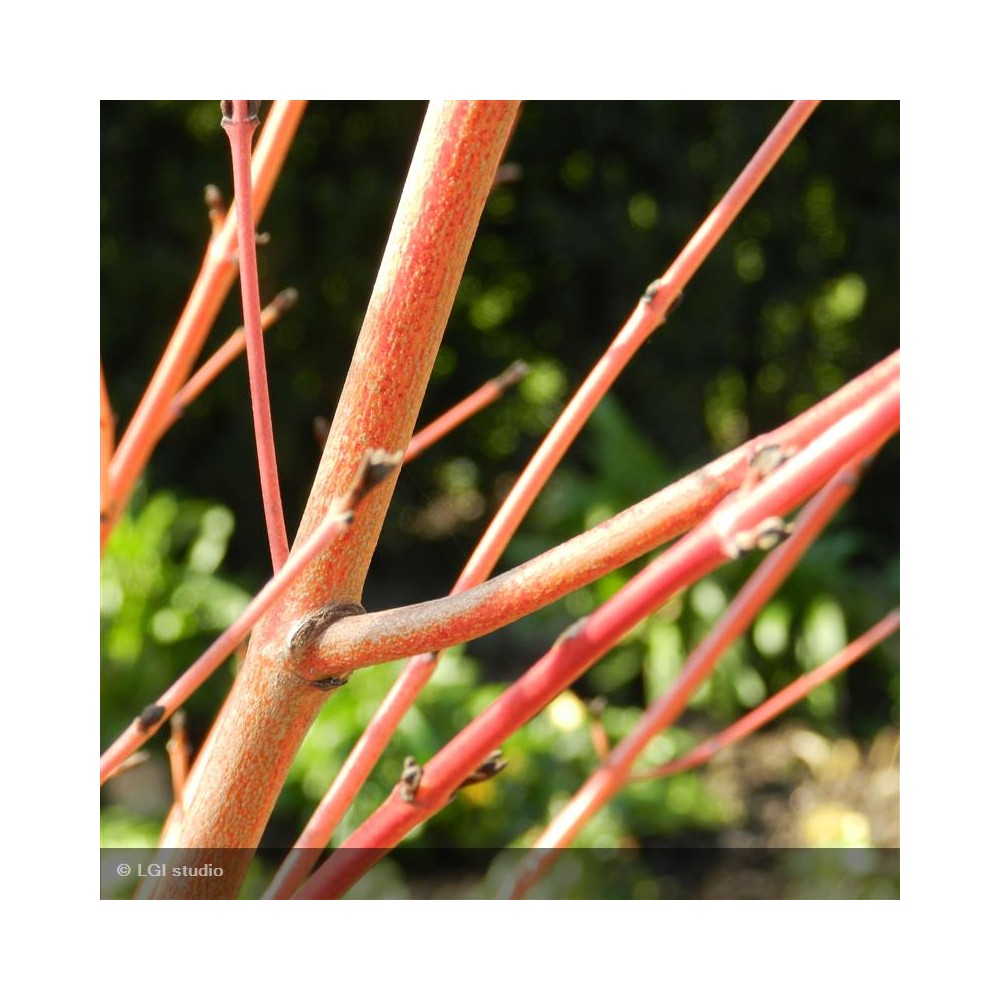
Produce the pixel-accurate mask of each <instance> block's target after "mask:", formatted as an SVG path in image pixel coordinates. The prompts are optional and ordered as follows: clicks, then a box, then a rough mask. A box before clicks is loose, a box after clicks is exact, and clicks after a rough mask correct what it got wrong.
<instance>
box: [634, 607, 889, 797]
mask: <svg viewBox="0 0 1000 1000" xmlns="http://www.w3.org/2000/svg"><path fill="white" fill-rule="evenodd" d="M898 630H899V609H898V608H897V609H896V610H895V611H890V612H889V614H887V615H886V616H885V618H883V619H882V620H881V621H880V622H878V623H877V624H875V625H873V626H872V627H871V628H870V629H869V630H868V631H867V632H865V634H864V635H862V636H859V637H858V638H857V639H855V640H854V642H852V643H851V644H850V645H849V646H845V647H844V648H843V649H842V650H841V651H840V652H839V653H837V654H836V655H835V656H832V657H831V658H830V659H829V660H827V662H826V663H824V664H823V665H822V666H821V667H817V668H816V669H815V670H810V671H809V673H807V674H805V675H803V676H802V677H798V678H796V679H795V680H794V681H792V683H791V684H789V685H787V687H784V688H782V689H781V690H780V691H779V692H778V693H777V694H775V695H772V696H771V697H770V698H768V699H767V701H765V702H763V703H761V704H760V705H758V706H757V707H756V708H755V709H754V710H753V711H752V712H747V714H746V715H744V716H743V718H742V719H739V720H738V721H737V722H734V723H733V724H732V725H731V726H728V727H727V728H726V729H724V730H723V731H722V732H721V733H718V734H716V735H715V736H712V737H711V738H710V739H707V740H705V742H704V743H700V744H699V745H698V746H696V747H695V748H694V749H693V750H690V751H688V753H686V754H684V755H683V756H681V757H678V758H677V759H676V760H672V761H669V762H668V763H666V764H663V765H661V766H660V767H657V768H654V769H653V770H652V771H643V772H641V773H640V774H632V775H630V776H629V779H628V780H629V783H632V782H635V781H650V780H652V779H654V778H668V777H671V776H672V775H675V774H680V773H681V772H682V771H690V770H693V769H694V768H696V767H701V766H702V765H703V764H706V763H707V762H708V761H710V760H711V759H712V758H713V757H714V756H715V755H716V754H717V753H719V752H720V751H721V750H724V749H725V748H726V747H728V746H732V744H734V743H737V742H739V741H740V740H742V739H743V738H744V737H746V736H749V735H750V734H751V733H754V732H756V731H757V730H758V729H760V728H761V727H763V726H765V725H767V723H769V722H770V721H771V720H772V719H776V718H777V717H778V716H779V715H781V713H782V712H786V711H788V709H789V708H791V707H792V705H794V704H796V703H797V702H800V701H802V699H803V698H805V697H806V695H808V694H811V693H812V692H813V691H815V690H816V688H818V687H819V686H820V685H822V684H825V683H826V682H827V681H828V680H830V679H831V678H833V677H836V676H837V674H840V673H843V672H844V671H845V670H846V669H847V668H848V667H850V666H853V665H854V664H855V663H857V662H858V660H860V659H861V658H862V657H863V656H864V655H865V654H866V653H868V652H869V651H870V650H872V649H874V648H875V646H877V645H878V644H879V643H880V642H883V641H885V640H886V639H887V638H888V637H889V636H890V635H892V634H893V633H894V632H896V631H898Z"/></svg>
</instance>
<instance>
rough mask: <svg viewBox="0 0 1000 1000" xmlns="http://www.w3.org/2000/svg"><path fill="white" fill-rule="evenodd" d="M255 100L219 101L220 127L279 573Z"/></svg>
mask: <svg viewBox="0 0 1000 1000" xmlns="http://www.w3.org/2000/svg"><path fill="white" fill-rule="evenodd" d="M259 103H260V102H259V101H223V102H222V107H223V118H222V127H223V129H225V132H226V135H227V136H229V146H230V149H231V151H232V155H233V184H234V188H235V203H236V232H237V236H238V242H239V254H240V290H241V292H242V299H243V326H244V328H245V330H246V342H247V344H246V346H247V365H248V367H249V369H250V404H251V407H252V409H253V429H254V440H255V441H256V444H257V464H258V466H259V468H260V489H261V497H262V498H263V501H264V521H265V523H266V525H267V541H268V546H269V547H270V549H271V563H272V565H273V566H274V571H275V572H276V573H277V571H278V570H279V569H281V567H282V566H283V565H284V562H285V560H286V559H287V558H288V532H287V530H286V528H285V514H284V511H283V510H282V506H281V485H280V483H279V481H278V458H277V455H276V454H275V449H274V428H273V427H272V425H271V399H270V393H269V392H268V387H267V361H266V358H265V355H264V332H263V330H262V329H261V321H260V289H259V287H258V285H257V244H256V239H255V230H254V218H253V208H252V204H251V201H252V199H251V183H250V143H251V140H252V138H253V134H254V132H255V131H256V129H257V126H258V124H259V121H258V119H257V106H258V105H259Z"/></svg>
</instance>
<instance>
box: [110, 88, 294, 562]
mask: <svg viewBox="0 0 1000 1000" xmlns="http://www.w3.org/2000/svg"><path fill="white" fill-rule="evenodd" d="M305 105H306V102H305V101H275V102H274V105H273V107H272V108H271V113H270V114H269V115H268V116H267V121H266V122H265V124H264V130H263V132H262V133H261V137H260V142H259V143H258V144H257V149H256V151H255V152H254V157H253V179H252V180H253V211H254V219H255V220H259V219H260V216H261V214H262V213H263V211H264V206H265V205H266V204H267V199H268V198H269V197H270V195H271V192H272V191H273V190H274V185H275V183H276V181H277V178H278V173H279V171H280V169H281V165H282V163H284V160H285V156H286V154H287V153H288V149H289V147H290V146H291V142H292V137H293V136H294V135H295V130H296V128H298V124H299V121H300V120H301V118H302V114H303V112H304V111H305ZM235 250H236V214H235V212H234V210H233V209H230V211H229V215H228V216H227V217H226V221H225V224H224V225H223V226H222V228H221V229H220V231H219V232H218V233H217V234H216V235H215V236H214V237H213V238H212V240H211V242H210V243H209V245H208V252H207V253H206V254H205V259H204V261H203V262H202V265H201V270H200V271H199V273H198V278H197V280H196V281H195V284H194V288H193V289H192V290H191V296H190V298H189V299H188V301H187V304H186V305H185V307H184V312H183V313H182V314H181V318H180V319H179V320H178V323H177V327H176V329H175V330H174V332H173V334H172V335H171V338H170V342H169V343H168V344H167V348H166V350H165V351H164V352H163V357H162V358H161V359H160V363H159V365H158V366H157V368H156V372H155V374H154V375H153V378H152V379H151V381H150V383H149V386H148V387H147V389H146V392H145V394H144V395H143V397H142V400H141V401H140V403H139V406H138V408H137V409H136V411H135V414H134V415H133V417H132V420H131V422H130V423H129V425H128V427H127V428H126V430H125V433H124V435H123V436H122V439H121V442H120V444H119V446H118V448H117V450H116V451H115V454H114V457H113V459H112V461H111V468H110V470H109V476H110V485H111V491H110V492H111V496H110V503H109V510H108V517H107V518H106V520H104V521H102V522H101V551H102V552H103V551H104V546H105V544H106V542H107V540H108V537H109V536H110V534H111V531H112V530H113V528H114V526H115V524H116V523H117V521H118V518H119V517H121V513H122V510H123V509H124V507H125V502H126V501H127V500H128V497H129V495H130V494H131V492H132V490H133V488H134V487H135V484H136V481H137V480H138V478H139V476H140V475H141V474H142V470H143V469H144V468H145V466H146V463H147V462H148V461H149V456H150V455H151V454H152V451H153V447H154V446H155V444H156V441H157V440H158V439H159V434H160V428H161V427H162V426H163V419H164V414H165V413H166V412H167V410H168V409H169V407H170V402H171V400H172V399H173V397H174V395H175V393H176V392H177V390H178V389H179V388H180V386H181V384H182V383H183V382H184V379H185V378H187V376H188V373H189V372H190V371H191V368H192V366H193V365H194V362H195V359H196V358H197V357H198V353H199V352H200V351H201V348H202V346H203V344H204V343H205V338H206V337H207V336H208V333H209V330H210V328H211V325H212V323H213V322H214V320H215V317H216V316H217V315H218V312H219V309H220V308H221V306H222V302H223V300H224V299H225V297H226V293H227V292H228V291H229V289H230V287H231V285H232V283H233V279H234V278H235V277H236V265H235V263H234V262H233V254H234V252H235Z"/></svg>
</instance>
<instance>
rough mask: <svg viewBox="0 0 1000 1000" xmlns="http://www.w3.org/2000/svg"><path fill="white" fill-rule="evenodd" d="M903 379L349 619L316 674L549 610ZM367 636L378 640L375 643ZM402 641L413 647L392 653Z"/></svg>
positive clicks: (301, 864)
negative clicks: (565, 531) (762, 460)
mask: <svg viewBox="0 0 1000 1000" xmlns="http://www.w3.org/2000/svg"><path fill="white" fill-rule="evenodd" d="M898 377H899V357H898V353H897V354H895V355H892V356H891V357H889V358H887V359H886V360H885V361H883V362H881V363H880V364H879V365H876V366H875V367H874V368H872V369H871V370H870V371H868V372H865V373H864V374H863V375H861V376H859V377H858V378H856V379H855V380H853V381H852V382H851V383H849V384H848V385H846V386H844V387H843V388H842V389H840V390H838V392H837V393H835V394H834V395H833V396H831V397H829V398H828V399H826V400H823V401H822V403H820V404H818V405H817V406H816V407H813V408H812V409H811V410H808V411H806V412H805V413H803V414H800V415H799V416H798V417H796V418H795V419H794V420H793V421H791V422H789V423H788V424H786V425H785V426H784V427H782V428H779V429H777V430H775V431H772V432H770V433H769V434H767V435H764V436H763V437H761V438H759V439H756V440H754V441H750V442H747V444H746V445H743V446H742V447H741V448H738V449H736V450H734V451H733V452H730V453H729V454H728V455H726V456H723V457H722V458H720V459H717V460H716V461H715V462H713V463H712V464H711V465H710V466H708V467H706V468H705V469H702V470H700V471H698V472H695V473H692V474H691V475H689V476H686V477H685V478H684V479H682V480H680V481H679V482H677V483H674V484H673V485H671V486H669V487H667V488H666V489H665V490H663V491H661V492H660V493H658V494H656V495H654V496H653V497H650V498H648V499H647V500H644V501H642V502H640V503H639V504H636V505H634V506H633V507H631V508H629V509H628V510H626V511H623V512H622V513H621V514H619V515H617V516H615V517H613V518H611V519H609V520H608V521H605V522H604V524H602V525H598V526H597V527H596V528H593V529H591V530H590V531H588V532H585V533H584V534H582V535H579V536H577V537H576V538H574V539H570V540H569V541H567V542H564V543H563V544H562V545H559V546H557V547H556V548H554V549H552V550H550V551H549V552H547V553H543V554H542V555H540V556H538V557H537V558H536V559H533V560H531V561H529V562H528V563H525V564H523V565H522V566H519V567H517V568H516V569H513V570H510V571H509V572H507V573H504V574H502V575H501V576H498V577H496V578H494V579H492V580H490V581H489V582H488V583H485V584H481V585H480V586H479V587H476V588H473V589H471V590H468V591H466V592H465V596H464V597H461V596H459V595H455V594H453V595H452V596H451V597H448V598H444V599H443V600H441V601H436V602H427V603H425V604H423V605H416V606H414V607H411V608H397V609H394V610H392V611H387V612H375V613H373V614H370V615H367V616H366V617H365V618H364V619H354V620H348V621H344V622H343V623H341V624H340V625H339V626H338V629H337V631H336V633H331V634H330V635H329V636H328V637H325V638H324V639H321V640H320V642H319V643H318V645H317V647H316V649H315V650H314V651H313V654H314V656H315V662H314V670H315V671H316V673H317V676H318V675H319V674H322V673H329V672H330V671H331V670H332V668H333V664H334V663H335V662H336V663H340V664H343V663H344V662H345V658H346V662H348V663H350V664H351V665H353V666H363V665H364V664H365V663H368V662H372V661H375V660H376V659H377V658H378V657H381V656H383V655H386V658H388V659H394V658H397V657H398V656H401V655H406V653H407V652H411V651H412V648H413V645H414V644H415V643H417V642H420V643H423V644H424V645H425V648H433V649H439V648H444V647H446V646H449V645H452V640H453V639H455V634H456V633H455V632H454V631H453V628H455V627H457V624H458V623H459V621H460V620H462V619H465V620H474V621H476V626H475V629H474V630H470V631H469V632H468V633H464V634H465V638H463V639H455V641H467V640H468V639H470V638H475V637H477V636H478V635H482V634H486V632H489V631H492V630H493V629H495V628H499V627H501V626H502V625H504V624H506V623H507V622H508V621H513V620H516V619H518V618H520V617H523V616H524V615H525V614H528V613H530V612H531V611H533V610H536V609H537V608H539V607H542V606H544V605H545V604H548V603H551V602H552V601H554V600H556V599H558V598H559V597H561V596H564V595H565V594H566V593H569V592H571V591H573V590H575V589H577V588H578V587H581V586H584V585H585V584H586V583H589V582H591V581H592V580H594V579H597V578H598V577H600V576H603V575H604V574H606V573H608V572H610V571H611V570H612V569H615V568H617V567H619V566H621V565H624V564H625V563H627V562H629V561H630V560H631V559H634V558H636V557H638V556H639V555H641V554H643V553H645V552H648V551H650V550H651V549H653V548H655V547H656V546H657V545H660V544H663V543H664V542H666V541H669V540H670V539H671V538H674V537H676V536H677V535H679V534H681V533H682V532H683V531H686V530H688V529H689V528H691V527H693V526H694V525H695V524H697V523H698V522H699V521H700V520H701V519H702V518H704V517H705V516H706V514H707V513H708V512H709V511H710V510H712V509H713V508H714V507H715V506H716V505H717V504H718V503H719V502H720V501H721V500H722V499H723V498H724V497H725V496H726V495H727V494H728V493H730V492H731V491H734V490H737V489H738V488H739V487H740V486H741V483H742V482H745V481H747V480H749V479H752V478H754V476H755V475H756V473H755V472H754V471H753V470H754V466H755V464H759V463H755V456H758V455H762V454H763V455H766V454H768V453H770V452H774V451H778V452H780V453H781V454H782V455H784V454H790V453H794V452H798V451H801V450H802V449H803V448H804V447H805V446H806V445H808V444H809V443H810V442H811V441H812V440H813V439H814V438H816V437H817V436H818V435H819V434H821V433H823V432H826V431H829V430H830V428H831V427H832V426H833V425H834V423H835V422H836V421H837V420H838V419H841V418H843V417H845V416H846V415H848V414H850V413H851V412H852V410H854V409H856V408H858V407H860V406H861V405H862V404H864V403H866V402H868V401H870V400H871V399H872V398H873V397H875V396H877V395H878V394H879V393H881V392H883V391H885V389H886V387H887V386H888V385H890V384H891V383H892V382H893V380H895V379H897V378H898ZM779 442H780V443H779ZM473 631H474V633H475V634H472V633H473ZM364 633H367V634H368V635H370V636H371V641H370V642H368V641H367V638H366V635H365V634H364ZM438 640H441V641H440V642H439V641H438ZM396 641H405V642H406V643H407V644H408V646H407V647H404V648H403V651H402V652H395V649H396V647H395V643H396ZM324 653H325V654H326V656H324ZM436 663H437V654H430V653H427V654H422V655H417V656H415V657H413V658H412V659H411V660H410V661H409V662H408V663H407V665H406V668H405V669H404V670H403V672H402V673H401V674H400V676H399V677H398V678H397V680H396V682H395V683H394V684H393V686H392V688H391V689H390V691H389V692H388V694H387V695H386V697H385V698H384V700H383V702H382V704H381V705H380V707H379V709H378V711H377V712H376V714H375V715H374V716H373V718H372V719H371V720H370V722H369V723H368V726H367V727H366V729H365V731H364V733H363V734H362V735H361V737H360V738H359V739H358V741H357V743H356V744H355V746H354V748H353V749H352V750H351V753H350V754H349V755H348V757H347V759H346V761H345V762H344V765H343V767H341V769H340V771H339V772H338V774H337V776H336V778H335V779H334V781H333V783H332V784H331V786H330V788H329V789H328V790H327V792H326V794H325V795H324V796H323V798H322V800H321V801H320V803H319V805H318V806H317V807H316V810H315V811H314V813H313V815H312V816H311V817H310V819H309V822H308V823H307V824H306V826H305V828H304V829H303V831H302V833H301V834H300V835H299V837H298V839H297V840H296V843H295V846H294V848H293V849H292V851H290V852H289V854H288V856H287V857H286V859H285V862H284V863H283V864H282V867H281V869H280V870H279V872H278V873H277V875H276V877H275V879H274V881H273V882H272V884H271V886H270V888H269V890H268V894H269V897H271V898H288V897H289V896H290V895H291V893H292V892H294V891H295V889H296V888H297V886H298V885H299V884H300V883H301V880H302V879H303V878H305V876H306V875H307V874H308V872H309V869H310V868H311V866H312V864H313V863H314V862H315V860H316V859H317V858H318V853H317V852H316V851H315V850H309V849H310V848H314V849H319V848H323V847H325V846H326V845H327V844H328V843H329V841H330V838H331V836H332V835H333V831H334V830H335V829H336V827H337V825H338V824H339V823H340V822H341V820H342V819H343V817H344V816H345V815H346V813H347V810H348V809H349V808H350V805H351V803H352V802H353V801H354V799H355V797H356V796H357V793H358V791H359V790H360V789H361V786H362V785H363V784H364V781H365V780H366V778H367V776H368V775H369V774H370V773H371V771H372V769H373V768H374V766H375V764H376V763H377V762H378V760H379V757H380V756H381V754H382V752H383V750H384V749H385V747H386V746H387V745H388V742H389V740H390V739H391V737H392V734H393V733H394V732H395V730H396V728H397V727H398V725H399V724H400V722H401V720H402V718H403V716H405V714H406V712H407V711H408V710H409V708H410V706H411V705H412V704H413V702H414V701H415V700H416V698H417V696H418V695H419V693H420V691H421V690H422V689H423V687H424V686H425V685H426V684H427V682H428V681H429V679H430V677H431V676H432V674H433V672H434V668H435V665H436ZM324 664H325V665H324Z"/></svg>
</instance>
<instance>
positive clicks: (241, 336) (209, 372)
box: [160, 288, 299, 435]
mask: <svg viewBox="0 0 1000 1000" xmlns="http://www.w3.org/2000/svg"><path fill="white" fill-rule="evenodd" d="M298 297H299V293H298V292H297V291H296V290H295V289H294V288H286V289H284V291H281V292H279V293H278V294H277V295H276V296H275V297H274V299H273V300H272V301H271V302H270V303H269V304H268V305H267V306H265V307H264V309H263V310H262V311H261V314H260V326H261V329H262V330H263V331H265V332H266V331H267V330H269V329H270V328H271V327H272V326H274V324H275V323H277V321H278V320H279V319H281V317H282V316H284V315H285V314H286V313H287V312H288V311H289V310H290V309H291V308H292V307H293V306H294V305H295V303H296V302H297V301H298ZM246 346H247V338H246V330H245V329H244V328H243V327H242V326H240V327H237V328H236V329H235V330H234V331H233V332H232V334H230V336H229V338H228V339H227V340H226V342H225V343H224V344H223V345H222V346H221V347H220V348H219V349H218V350H217V351H216V352H215V353H214V354H213V355H212V356H211V357H210V358H209V359H208V360H207V361H206V362H205V363H204V364H203V365H202V366H201V367H200V368H199V369H198V370H197V371H196V372H195V373H194V374H193V375H192V376H191V378H189V379H188V380H187V382H185V383H184V385H183V386H181V388H180V389H179V390H178V392H177V395H176V396H174V398H173V400H172V402H171V404H170V409H169V410H168V411H167V414H166V417H165V418H164V423H163V429H162V430H161V432H160V433H161V435H162V434H163V433H165V432H166V431H167V430H168V429H169V428H170V427H171V426H173V424H175V423H176V422H177V420H178V419H180V417H181V415H182V414H183V413H184V411H185V410H186V409H187V408H188V407H189V406H190V405H191V404H192V403H193V402H194V401H195V400H196V399H197V398H198V397H199V396H200V395H201V394H202V393H203V392H204V391H205V389H207V388H208V386H209V385H210V384H211V383H212V382H213V381H214V380H215V379H216V378H218V376H219V374H220V373H221V372H222V371H224V370H225V369H226V367H228V366H229V365H230V364H232V362H233V361H235V360H236V359H237V358H238V357H239V356H240V355H241V354H242V353H243V352H244V351H245V350H246Z"/></svg>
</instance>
